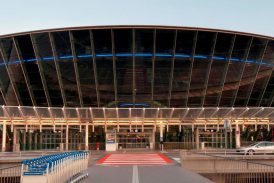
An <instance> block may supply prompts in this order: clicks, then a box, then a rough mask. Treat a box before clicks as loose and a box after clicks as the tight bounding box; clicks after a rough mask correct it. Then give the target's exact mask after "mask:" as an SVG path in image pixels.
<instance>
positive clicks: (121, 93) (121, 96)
mask: <svg viewBox="0 0 274 183" xmlns="http://www.w3.org/2000/svg"><path fill="white" fill-rule="evenodd" d="M116 78H117V95H118V101H119V102H125V101H132V91H133V64H132V57H116Z"/></svg>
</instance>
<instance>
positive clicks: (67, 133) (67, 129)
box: [66, 125, 69, 151]
mask: <svg viewBox="0 0 274 183" xmlns="http://www.w3.org/2000/svg"><path fill="white" fill-rule="evenodd" d="M68 149H69V126H68V125H66V151H68Z"/></svg>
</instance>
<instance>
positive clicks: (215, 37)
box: [201, 32, 218, 107]
mask: <svg viewBox="0 0 274 183" xmlns="http://www.w3.org/2000/svg"><path fill="white" fill-rule="evenodd" d="M217 38H218V32H217V33H215V36H214V40H213V45H212V49H211V55H210V57H211V58H210V63H209V66H208V67H209V68H208V69H207V74H206V81H205V84H204V88H205V90H204V95H203V99H202V105H201V106H202V107H203V106H204V104H205V99H206V93H207V88H208V81H209V76H210V73H211V66H212V62H213V56H214V54H215V47H216V42H217Z"/></svg>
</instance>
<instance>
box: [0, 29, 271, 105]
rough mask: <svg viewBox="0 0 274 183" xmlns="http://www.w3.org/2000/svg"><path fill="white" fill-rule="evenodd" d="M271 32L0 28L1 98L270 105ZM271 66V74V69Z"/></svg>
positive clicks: (94, 102) (42, 102) (44, 101)
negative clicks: (9, 31)
mask: <svg viewBox="0 0 274 183" xmlns="http://www.w3.org/2000/svg"><path fill="white" fill-rule="evenodd" d="M273 68H274V41H273V37H267V36H262V35H256V34H249V33H242V32H233V31H225V30H215V29H204V28H191V27H171V26H93V27H76V28H62V29H52V30H41V31H32V32H25V33H17V34H10V35H4V36H0V89H1V92H0V93H1V96H0V104H4V105H12V106H17V105H21V106H53V107H54V106H68V107H102V106H107V107H115V106H121V105H123V106H134V105H136V106H138V107H140V106H145V107H149V106H150V107H234V106H235V107H246V106H265V107H269V106H272V103H273V98H274V92H273V81H274V73H273ZM272 73H273V74H272Z"/></svg>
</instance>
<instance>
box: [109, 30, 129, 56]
mask: <svg viewBox="0 0 274 183" xmlns="http://www.w3.org/2000/svg"><path fill="white" fill-rule="evenodd" d="M113 33H114V44H115V46H114V47H115V53H116V54H117V53H132V29H115V30H113Z"/></svg>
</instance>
